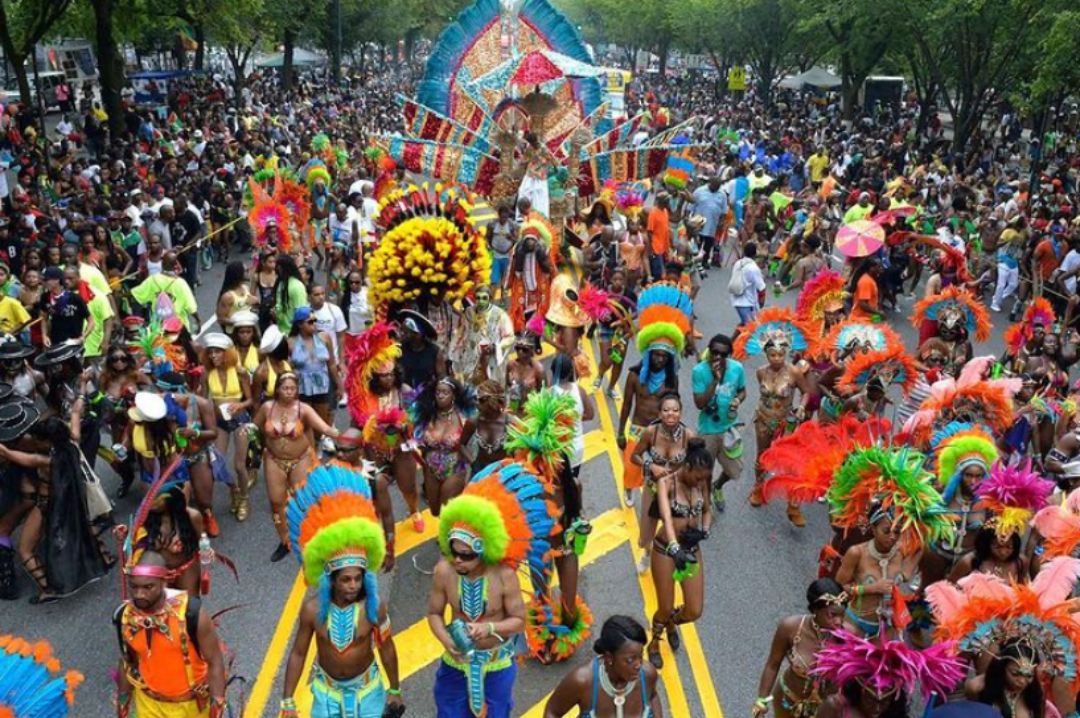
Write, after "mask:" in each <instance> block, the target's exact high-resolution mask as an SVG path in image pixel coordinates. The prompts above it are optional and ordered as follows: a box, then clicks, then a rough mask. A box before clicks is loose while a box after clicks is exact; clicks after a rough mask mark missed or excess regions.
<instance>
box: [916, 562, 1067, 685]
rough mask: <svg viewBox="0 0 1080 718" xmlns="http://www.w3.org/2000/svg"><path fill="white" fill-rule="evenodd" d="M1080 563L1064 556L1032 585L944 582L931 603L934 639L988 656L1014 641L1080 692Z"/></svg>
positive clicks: (972, 578)
mask: <svg viewBox="0 0 1080 718" xmlns="http://www.w3.org/2000/svg"><path fill="white" fill-rule="evenodd" d="M1077 576H1080V559H1076V558H1071V557H1065V556H1061V557H1058V558H1055V559H1053V560H1052V561H1050V562H1049V563H1047V564H1045V565H1044V566H1043V568H1042V570H1041V571H1039V575H1038V576H1036V577H1035V579H1034V580H1033V581H1031V582H1029V583H1015V582H1012V583H1010V582H1007V581H1005V580H1004V579H1001V578H999V577H997V576H994V575H993V574H988V573H979V572H976V573H973V574H971V575H969V576H966V577H965V578H963V579H961V580H960V582H959V583H958V584H953V583H950V582H948V581H938V582H937V583H933V584H931V585H929V586H927V588H926V598H927V600H929V601H930V607H931V609H932V610H933V613H934V619H935V620H936V621H937V624H938V627H937V629H935V631H934V637H935V638H936V639H938V640H942V641H956V642H957V645H958V647H959V649H960V650H961V651H964V652H970V653H976V654H977V653H982V652H983V651H986V650H990V649H992V648H993V647H995V646H1000V645H1002V644H1004V643H1007V642H1009V641H1013V640H1022V641H1025V642H1027V643H1028V644H1029V645H1030V646H1031V647H1032V648H1033V649H1034V650H1035V653H1036V655H1037V657H1038V659H1039V663H1041V664H1042V665H1043V666H1044V668H1047V669H1049V670H1050V671H1051V672H1053V673H1054V674H1055V675H1058V676H1061V677H1062V678H1063V679H1064V680H1066V681H1068V682H1069V683H1071V684H1072V690H1073V691H1076V690H1077V689H1078V688H1080V674H1078V672H1077V661H1078V649H1080V622H1078V621H1077V619H1076V617H1075V615H1074V614H1073V612H1072V608H1073V602H1072V600H1071V598H1070V597H1071V595H1072V589H1073V584H1075V583H1076V579H1077Z"/></svg>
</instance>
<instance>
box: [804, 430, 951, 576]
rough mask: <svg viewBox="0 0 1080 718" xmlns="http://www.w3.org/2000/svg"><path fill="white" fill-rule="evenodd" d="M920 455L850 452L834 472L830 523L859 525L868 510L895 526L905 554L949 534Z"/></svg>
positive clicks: (886, 450) (906, 450) (904, 450)
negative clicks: (897, 527)
mask: <svg viewBox="0 0 1080 718" xmlns="http://www.w3.org/2000/svg"><path fill="white" fill-rule="evenodd" d="M924 463H925V457H924V456H923V455H922V454H920V453H919V452H917V451H914V450H912V449H909V448H907V447H904V448H886V447H878V446H874V447H869V448H865V449H856V450H855V451H852V452H851V453H850V454H849V455H848V457H847V458H846V459H845V460H844V463H843V464H841V465H840V468H839V469H837V471H836V475H835V478H834V480H833V482H832V484H831V485H830V486H829V491H828V493H827V494H826V497H825V498H826V499H827V500H828V502H829V513H830V515H831V517H832V522H833V524H834V525H836V526H839V527H841V528H845V529H848V528H854V527H857V526H864V525H866V522H867V521H868V520H870V510H871V507H876V512H877V514H879V515H880V517H881V518H885V517H888V518H890V519H891V520H892V521H893V522H894V525H896V526H899V527H900V529H901V531H902V534H901V541H903V546H904V551H905V553H908V554H910V553H913V552H914V551H916V550H918V548H919V547H920V546H923V545H925V544H926V543H929V542H933V541H939V540H941V539H947V538H951V537H952V535H953V534H954V533H955V527H954V525H953V522H952V521H950V520H949V517H948V514H947V512H946V510H945V506H944V504H943V502H942V498H941V494H940V493H939V492H938V490H937V489H936V488H934V482H933V475H932V474H930V472H928V471H927V470H926V469H925V468H924Z"/></svg>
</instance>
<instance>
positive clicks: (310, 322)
mask: <svg viewBox="0 0 1080 718" xmlns="http://www.w3.org/2000/svg"><path fill="white" fill-rule="evenodd" d="M314 323H315V320H314V319H307V320H305V321H304V324H314Z"/></svg>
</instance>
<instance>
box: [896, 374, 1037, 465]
mask: <svg viewBox="0 0 1080 718" xmlns="http://www.w3.org/2000/svg"><path fill="white" fill-rule="evenodd" d="M980 364H981V360H980V361H977V360H972V361H971V362H968V364H967V365H965V367H964V369H963V370H962V371H961V373H960V378H959V379H953V378H952V377H948V378H946V379H942V380H940V381H937V382H934V383H933V384H932V385H931V386H930V396H928V397H927V398H926V399H925V400H923V403H922V404H920V405H919V410H918V411H916V412H915V413H914V414H912V415H911V417H910V418H909V419H908V420H907V422H906V423H905V424H904V427H903V430H904V433H905V434H906V435H907V436H909V437H910V439H911V440H912V442H913V443H914V444H915V446H919V447H927V446H929V443H930V438H931V437H932V436H933V435H934V433H935V432H936V431H937V430H939V429H941V428H942V427H944V426H947V425H948V424H950V423H952V422H964V423H969V424H974V425H982V426H986V427H988V428H989V429H990V431H991V432H993V434H995V435H998V434H1001V433H1004V432H1006V431H1008V429H1009V427H1010V426H1011V425H1012V421H1013V401H1012V398H1013V395H1014V394H1015V393H1016V392H1017V391H1019V390H1020V388H1021V381H1020V380H1019V379H983V378H981V373H982V372H981V370H980V371H969V367H972V366H975V368H976V369H979V366H977V365H980Z"/></svg>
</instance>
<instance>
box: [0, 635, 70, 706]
mask: <svg viewBox="0 0 1080 718" xmlns="http://www.w3.org/2000/svg"><path fill="white" fill-rule="evenodd" d="M82 682H83V675H82V674H81V673H79V672H78V671H65V672H61V667H60V661H59V659H57V658H56V657H55V656H54V655H53V653H52V647H51V646H50V645H49V644H48V643H47V642H46V641H38V642H36V643H30V642H29V641H27V640H26V639H23V638H19V637H18V636H11V635H5V636H0V716H2V717H3V718H65V717H66V716H67V715H68V712H69V711H70V710H71V706H72V705H73V704H74V703H75V689H76V688H77V687H78V686H79V684H80V683H82Z"/></svg>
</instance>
